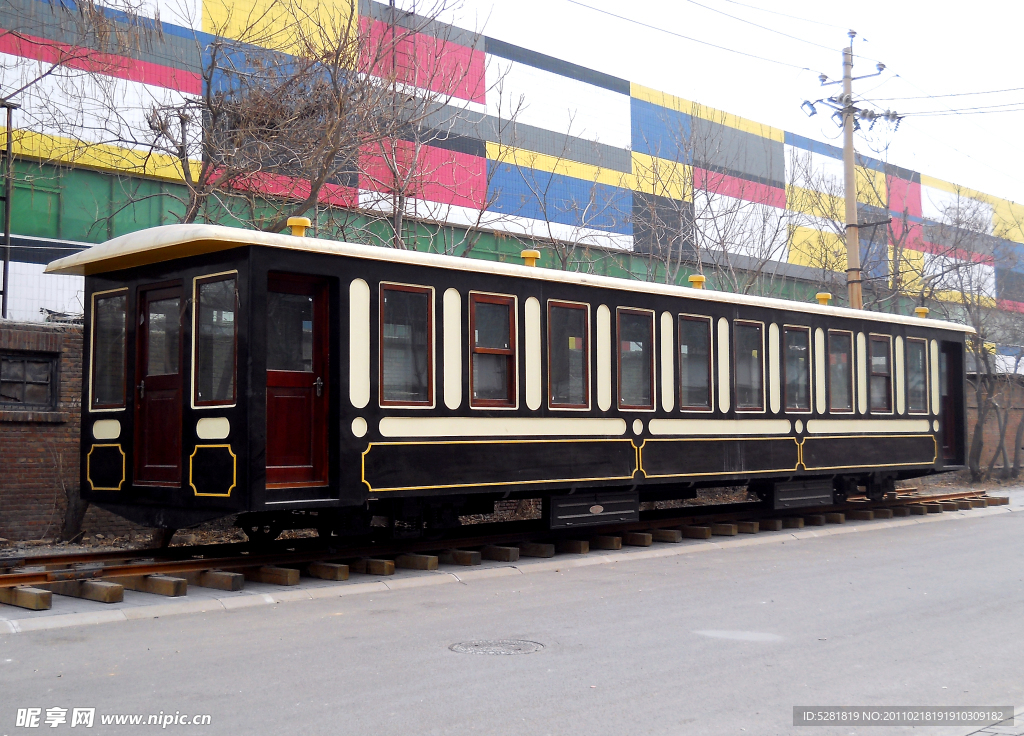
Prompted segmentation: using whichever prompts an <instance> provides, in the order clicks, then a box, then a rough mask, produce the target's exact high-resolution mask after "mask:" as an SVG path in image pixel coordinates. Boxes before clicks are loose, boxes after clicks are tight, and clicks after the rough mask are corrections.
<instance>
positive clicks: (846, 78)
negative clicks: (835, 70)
mask: <svg viewBox="0 0 1024 736" xmlns="http://www.w3.org/2000/svg"><path fill="white" fill-rule="evenodd" d="M849 35H850V45H849V46H847V47H846V48H845V49H843V97H842V104H843V110H842V112H843V184H844V187H843V189H844V192H843V198H844V199H845V200H846V298H847V301H848V302H849V304H850V308H851V309H863V308H864V293H863V291H861V283H862V281H863V278H862V275H861V270H860V228H859V227H858V226H857V169H856V160H855V158H854V151H853V128H854V119H853V116H854V112H855V109H854V107H853V38H854V36H855V35H856V33H855V32H854V31H850V33H849Z"/></svg>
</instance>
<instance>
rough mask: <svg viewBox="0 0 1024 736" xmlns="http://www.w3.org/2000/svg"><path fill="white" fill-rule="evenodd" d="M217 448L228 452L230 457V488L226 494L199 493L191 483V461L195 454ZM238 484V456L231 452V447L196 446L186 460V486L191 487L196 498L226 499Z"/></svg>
mask: <svg viewBox="0 0 1024 736" xmlns="http://www.w3.org/2000/svg"><path fill="white" fill-rule="evenodd" d="M217 448H223V449H226V450H227V451H228V454H229V455H231V486H230V487H229V488H228V490H227V492H226V493H200V492H199V489H198V488H196V484H195V483H193V482H192V479H193V472H192V461H193V460H195V457H196V454H197V453H198V452H199V451H200V450H203V449H208V450H213V449H217ZM237 483H238V456H237V455H235V453H233V452H232V451H231V445H196V448H195V449H194V450H192V454H191V455H189V458H188V484H189V485H190V486H192V492H193V493H195V495H197V496H208V497H213V498H228V497H229V496H231V491H233V490H235V485H236V484H237Z"/></svg>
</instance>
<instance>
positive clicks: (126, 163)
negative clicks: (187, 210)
mask: <svg viewBox="0 0 1024 736" xmlns="http://www.w3.org/2000/svg"><path fill="white" fill-rule="evenodd" d="M13 147H14V154H15V155H16V156H24V157H26V158H34V159H40V160H43V161H49V162H53V163H64V164H73V165H75V166H85V167H88V168H92V169H101V170H103V171H117V172H124V173H131V174H137V175H142V176H152V177H155V178H157V179H166V180H170V181H183V180H184V177H183V176H182V173H181V168H180V167H179V166H178V160H177V159H176V158H174V157H172V156H167V155H164V154H159V153H152V154H148V155H147V154H146V153H145V152H144V151H137V150H134V149H131V148H121V147H119V146H112V145H109V144H105V143H83V142H82V141H76V140H73V139H71V138H64V137H62V136H55V135H44V134H42V133H35V132H32V131H24V130H22V131H17V132H16V133H15V135H14V143H13ZM191 168H192V176H193V177H198V176H199V173H200V168H201V164H200V163H199V162H198V161H192V162H191Z"/></svg>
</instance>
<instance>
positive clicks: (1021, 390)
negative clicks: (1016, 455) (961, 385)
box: [967, 376, 1024, 477]
mask: <svg viewBox="0 0 1024 736" xmlns="http://www.w3.org/2000/svg"><path fill="white" fill-rule="evenodd" d="M996 401H998V402H999V405H1000V406H1002V407H1009V413H1010V416H1009V421H1008V422H1007V423H1006V433H1005V436H1006V454H1007V456H1008V458H1009V460H1010V462H1011V463H1012V462H1013V443H1014V440H1015V439H1016V437H1015V435H1016V434H1017V425H1018V424H1019V423H1020V421H1021V419H1022V418H1024V376H1006V377H1005V378H1003V379H1001V381H1000V384H999V390H998V391H997V393H996ZM977 421H978V402H977V400H976V395H975V393H974V385H973V384H972V383H971V382H970V380H968V383H967V433H968V438H967V447H968V449H969V448H970V446H971V442H972V440H973V436H974V425H975V424H976V423H977ZM998 444H999V423H998V422H997V421H996V416H995V413H994V412H992V411H989V413H988V416H987V417H986V419H985V425H984V427H983V428H982V450H981V467H982V470H983V471H984V470H986V469H987V468H988V464H989V463H990V462H991V461H992V456H993V454H995V452H996V447H997V446H998ZM1001 467H1002V461H1001V460H997V462H996V469H994V470H993V475H995V476H997V477H998V475H999V471H998V469H999V468H1001Z"/></svg>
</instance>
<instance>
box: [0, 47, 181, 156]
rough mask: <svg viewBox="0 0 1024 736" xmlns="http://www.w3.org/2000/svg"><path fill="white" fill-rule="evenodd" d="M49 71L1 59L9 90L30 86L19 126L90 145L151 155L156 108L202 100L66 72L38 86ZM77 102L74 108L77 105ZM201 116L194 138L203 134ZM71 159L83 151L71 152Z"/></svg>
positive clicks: (23, 97) (33, 64)
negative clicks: (152, 116) (148, 151)
mask: <svg viewBox="0 0 1024 736" xmlns="http://www.w3.org/2000/svg"><path fill="white" fill-rule="evenodd" d="M47 68H48V67H47V65H45V64H40V62H37V61H35V60H32V59H26V58H23V57H19V56H14V55H12V54H0V69H3V75H4V83H5V85H7V86H8V87H9V88H17V87H21V86H22V85H25V84H28V83H29V82H31V84H28V87H27V88H26V89H25V91H24V92H22V93H21V94H19V95H18V103H19V104H20V105H21V109H20V110H19V111H18V113H17V115H16V116H15V118H14V119H15V126H16V127H19V128H30V129H32V130H34V131H38V132H41V133H44V134H49V135H54V136H59V137H61V138H70V139H74V140H77V141H84V142H86V143H108V144H109V143H113V144H115V145H117V146H119V147H122V148H135V149H137V150H145V149H147V148H148V146H147V141H149V140H151V138H152V131H151V130H150V128H149V122H148V119H149V114H150V112H151V110H152V109H153V108H154V107H171V106H174V107H178V106H181V105H182V104H183V103H184V102H185V101H186V100H196V99H198V97H197V96H196V95H189V94H184V93H181V92H177V91H175V90H170V89H167V88H165V87H158V86H156V85H151V84H144V83H142V82H134V81H129V80H127V79H120V78H118V77H109V76H105V75H103V74H84V73H82V72H81V71H79V70H77V69H70V68H61V67H58V68H57V70H56V71H55V72H54V73H53V74H50V75H48V76H45V77H43V78H42V79H38V81H34V82H33V81H32V80H36V79H37V78H38V77H39V75H40V72H41V71H44V70H45V69H47ZM72 101H73V102H72ZM198 120H199V116H196V122H194V123H192V124H191V127H192V131H191V135H193V136H194V135H196V134H198V133H201V131H200V129H199V123H198ZM67 153H69V154H72V153H80V151H72V150H71V149H69V150H68V152H67Z"/></svg>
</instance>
